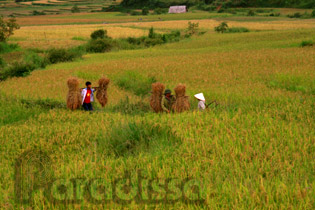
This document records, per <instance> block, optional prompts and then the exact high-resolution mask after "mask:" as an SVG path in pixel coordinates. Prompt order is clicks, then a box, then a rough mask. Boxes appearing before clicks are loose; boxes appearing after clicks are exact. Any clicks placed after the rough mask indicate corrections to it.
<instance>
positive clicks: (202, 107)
mask: <svg viewBox="0 0 315 210" xmlns="http://www.w3.org/2000/svg"><path fill="white" fill-rule="evenodd" d="M194 96H195V98H196V99H198V101H199V102H198V109H199V110H200V111H203V110H205V109H206V99H205V97H204V95H203V93H198V94H196V95H194Z"/></svg>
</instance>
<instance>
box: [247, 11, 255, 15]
mask: <svg viewBox="0 0 315 210" xmlns="http://www.w3.org/2000/svg"><path fill="white" fill-rule="evenodd" d="M247 16H255V12H254V10H249V11H248V13H247Z"/></svg>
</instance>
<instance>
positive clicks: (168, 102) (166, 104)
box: [161, 89, 176, 113]
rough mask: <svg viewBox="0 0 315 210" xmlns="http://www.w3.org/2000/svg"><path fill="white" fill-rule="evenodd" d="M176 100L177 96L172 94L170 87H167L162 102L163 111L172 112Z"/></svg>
mask: <svg viewBox="0 0 315 210" xmlns="http://www.w3.org/2000/svg"><path fill="white" fill-rule="evenodd" d="M175 101H176V98H175V96H174V95H172V91H171V90H170V89H166V90H165V92H164V97H163V99H162V103H161V106H162V109H163V111H164V112H166V113H170V112H171V110H172V106H173V104H174V103H175Z"/></svg>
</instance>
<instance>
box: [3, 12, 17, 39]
mask: <svg viewBox="0 0 315 210" xmlns="http://www.w3.org/2000/svg"><path fill="white" fill-rule="evenodd" d="M19 28H20V26H19V25H18V24H17V23H16V19H15V18H10V19H9V20H4V19H3V17H2V16H0V42H5V41H6V40H7V39H8V38H9V37H10V36H12V35H13V34H14V33H13V32H14V30H16V29H19Z"/></svg>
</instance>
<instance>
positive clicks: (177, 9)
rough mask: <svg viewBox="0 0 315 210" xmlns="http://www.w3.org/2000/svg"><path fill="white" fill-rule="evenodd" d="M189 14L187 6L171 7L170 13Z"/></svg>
mask: <svg viewBox="0 0 315 210" xmlns="http://www.w3.org/2000/svg"><path fill="white" fill-rule="evenodd" d="M185 12H187V10H186V6H171V7H170V8H169V10H168V13H185Z"/></svg>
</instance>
